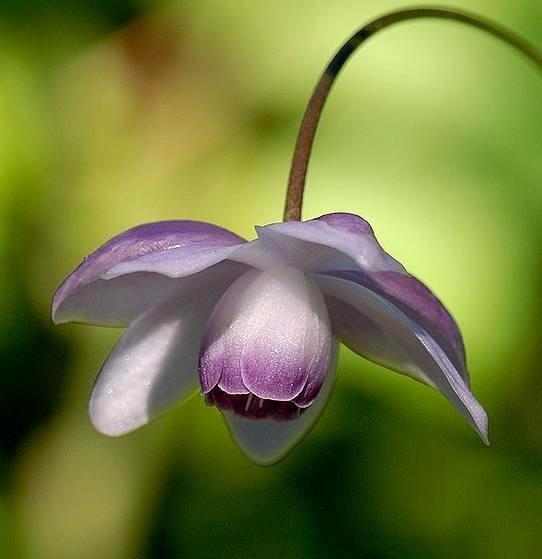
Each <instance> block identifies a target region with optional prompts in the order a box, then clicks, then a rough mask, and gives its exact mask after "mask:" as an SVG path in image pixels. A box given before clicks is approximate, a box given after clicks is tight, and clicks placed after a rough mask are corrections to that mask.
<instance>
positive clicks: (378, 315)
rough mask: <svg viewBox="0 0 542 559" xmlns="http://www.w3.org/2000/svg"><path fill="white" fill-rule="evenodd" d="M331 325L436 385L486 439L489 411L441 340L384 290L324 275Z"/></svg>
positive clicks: (375, 357) (357, 347) (368, 351)
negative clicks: (452, 359)
mask: <svg viewBox="0 0 542 559" xmlns="http://www.w3.org/2000/svg"><path fill="white" fill-rule="evenodd" d="M317 281H318V284H319V285H320V287H321V288H322V290H323V291H324V294H325V295H326V303H327V305H328V310H329V312H330V316H331V321H332V326H333V328H334V331H335V333H336V334H337V335H338V337H339V338H340V339H341V340H342V341H343V342H344V343H346V345H348V346H349V347H351V348H352V349H353V350H354V351H356V352H357V353H359V354H360V355H363V356H364V357H367V358H368V359H370V360H372V361H375V362H377V363H380V364H383V365H385V366H386V367H389V368H392V369H395V370H397V371H399V372H404V373H406V374H409V375H410V376H413V377H414V378H417V379H419V380H422V381H423V382H425V383H427V384H430V385H432V386H434V387H436V388H438V389H439V390H440V391H441V392H442V393H443V394H444V395H445V396H446V397H447V398H448V399H449V400H450V402H451V403H452V404H453V405H454V406H455V407H456V408H457V409H458V410H459V411H460V412H461V413H462V414H463V415H464V416H465V417H466V418H467V420H468V421H469V422H470V423H471V425H472V426H473V427H474V429H475V430H476V431H477V432H478V433H479V434H480V436H481V438H482V439H483V440H484V442H486V443H487V415H486V413H485V411H484V409H483V408H482V406H480V404H479V403H478V402H477V401H476V400H475V398H474V397H473V395H472V394H471V393H470V391H469V388H468V386H467V385H466V384H465V382H464V380H463V379H462V377H461V375H460V374H459V372H458V371H457V369H456V368H455V367H454V365H453V363H452V361H451V360H450V359H449V357H448V356H447V355H446V353H445V352H444V351H443V349H442V348H441V347H440V345H439V344H438V343H437V342H436V341H435V340H434V339H433V338H432V337H431V336H430V335H429V334H428V333H427V332H426V331H425V330H424V329H423V328H422V327H421V326H420V325H419V324H417V323H416V322H415V321H414V320H412V319H411V318H409V317H408V316H407V315H406V314H405V313H404V312H403V311H402V310H401V309H399V308H398V307H397V306H396V305H395V304H393V303H392V302H390V301H389V300H388V299H387V298H385V297H383V296H382V295H378V294H376V293H375V292H373V291H372V290H370V289H368V288H367V287H365V286H363V285H359V284H356V283H353V282H351V281H347V280H344V279H339V278H331V277H326V276H320V277H319V278H318V280H317Z"/></svg>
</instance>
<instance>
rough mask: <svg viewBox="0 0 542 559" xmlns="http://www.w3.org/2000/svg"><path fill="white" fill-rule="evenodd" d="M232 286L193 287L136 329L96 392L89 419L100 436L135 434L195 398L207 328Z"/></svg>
mask: <svg viewBox="0 0 542 559" xmlns="http://www.w3.org/2000/svg"><path fill="white" fill-rule="evenodd" d="M227 285H228V284H227V283H225V282H224V281H223V278H221V277H220V276H218V277H215V278H214V280H208V281H206V282H201V283H200V284H199V285H196V284H194V283H192V285H191V291H188V292H187V291H183V292H182V294H181V295H179V294H176V295H174V296H173V297H171V298H169V299H168V300H166V301H164V302H162V303H161V304H159V305H157V306H155V307H153V308H151V309H150V310H148V311H147V312H146V313H145V314H143V315H142V316H141V317H139V318H138V319H137V320H136V321H134V322H133V323H132V325H131V326H130V327H129V328H128V330H127V331H126V332H125V334H124V335H123V336H122V338H121V339H120V340H119V342H118V343H117V345H116V346H115V348H114V349H113V351H112V353H111V354H110V356H109V358H108V359H107V361H106V362H105V364H104V366H103V367H102V370H101V372H100V374H99V376H98V378H97V380H96V383H95V385H94V388H93V390H92V394H91V397H90V402H89V414H90V418H91V421H92V423H93V424H94V426H95V427H96V429H97V430H98V431H100V432H102V433H104V434H106V435H110V436H117V435H123V434H125V433H129V432H130V431H133V430H134V429H137V428H138V427H140V426H142V425H144V424H146V423H148V421H149V420H151V419H152V418H153V417H155V416H156V415H158V414H159V413H161V412H162V411H164V410H165V409H167V408H168V407H170V406H172V405H174V404H180V403H181V402H182V400H183V399H185V398H187V397H188V396H190V395H191V394H192V393H193V391H194V390H195V389H196V388H197V385H198V376H197V361H198V354H199V348H200V343H201V335H202V332H203V328H204V326H205V322H206V320H207V318H208V316H209V313H210V312H211V310H212V308H213V306H214V304H215V303H216V301H217V300H218V299H219V297H220V295H221V294H222V292H223V291H224V290H225V289H226V287H227Z"/></svg>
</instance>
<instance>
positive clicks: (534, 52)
mask: <svg viewBox="0 0 542 559" xmlns="http://www.w3.org/2000/svg"><path fill="white" fill-rule="evenodd" d="M419 18H439V19H450V20H454V21H459V22H462V23H466V24H467V25H471V26H473V27H476V28H478V29H481V30H482V31H486V32H487V33H490V34H491V35H494V36H495V37H497V38H498V39H501V40H502V41H504V42H505V43H507V44H508V45H510V46H512V47H513V48H515V49H516V50H518V51H519V52H520V53H522V54H524V55H525V56H526V57H527V58H528V59H529V60H531V61H532V62H534V63H535V64H536V65H537V66H538V68H540V69H541V70H542V53H541V52H540V51H539V50H538V49H537V48H536V47H534V46H533V45H531V44H530V43H528V42H527V41H525V40H523V39H522V38H521V37H519V36H517V35H515V34H514V33H512V32H510V31H508V30H507V29H505V28H504V27H501V26H500V25H497V24H495V23H492V22H490V21H487V20H484V19H481V18H479V17H477V16H472V15H468V14H466V13H462V12H456V11H452V10H446V9H440V8H413V9H407V10H399V11H396V12H391V13H389V14H387V15H384V16H382V17H379V18H377V19H375V20H373V21H372V22H371V23H368V24H367V25H365V27H362V28H361V29H359V30H358V31H356V33H354V35H352V37H350V39H348V41H346V43H344V45H343V46H342V47H341V48H340V49H339V51H338V52H337V54H336V55H335V56H334V58H333V59H332V60H331V62H330V63H329V65H328V66H327V68H326V70H325V71H324V73H323V74H322V77H321V78H320V81H319V82H318V84H317V85H316V87H315V89H314V91H313V94H312V96H311V98H310V101H309V104H308V105H307V108H306V110H305V114H304V116H303V121H302V122H301V127H300V129H299V133H298V136H297V142H296V146H295V150H294V155H293V159H292V166H291V168H290V177H289V180H288V190H287V193H286V204H285V207H284V221H299V220H300V219H301V206H302V203H303V191H304V188H305V179H306V176H307V168H308V165H309V159H310V155H311V151H312V145H313V143H314V136H315V134H316V129H317V128H318V123H319V122H320V117H321V115H322V110H323V108H324V105H325V102H326V100H327V97H328V95H329V92H330V90H331V87H332V86H333V83H334V82H335V79H336V77H337V75H338V74H339V72H340V70H341V68H342V67H343V66H344V64H345V62H346V61H347V60H348V58H349V57H350V55H351V54H352V53H353V52H354V51H355V50H356V49H357V48H358V47H359V46H360V45H361V44H362V43H364V42H365V41H366V40H367V39H369V38H370V37H372V36H373V35H374V34H375V33H376V32H378V31H381V30H382V29H385V28H386V27H389V26H390V25H393V24H395V23H399V22H401V21H407V20H410V19H419Z"/></svg>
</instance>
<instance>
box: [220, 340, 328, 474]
mask: <svg viewBox="0 0 542 559" xmlns="http://www.w3.org/2000/svg"><path fill="white" fill-rule="evenodd" d="M337 349H338V348H337V342H336V341H335V340H334V341H333V342H332V348H331V359H330V362H329V365H328V368H327V370H326V372H325V375H324V378H325V380H324V384H323V385H322V387H321V389H320V391H319V393H318V396H317V397H316V399H315V400H314V402H313V403H312V405H311V406H310V407H309V408H307V409H305V410H303V413H300V414H299V416H298V417H297V418H295V419H289V420H288V421H280V420H279V421H277V420H274V419H260V420H258V421H254V420H253V419H247V418H245V417H242V416H240V415H238V414H235V413H233V412H229V411H224V412H223V415H224V419H225V420H226V423H227V425H228V428H229V430H230V432H231V434H232V437H233V439H234V440H235V442H236V443H237V445H238V446H239V448H240V449H241V450H242V451H243V452H244V453H245V454H246V455H247V456H248V457H249V458H250V459H251V460H252V461H253V462H255V463H256V464H260V465H262V466H270V465H271V464H274V463H276V462H278V461H279V460H281V459H282V458H284V457H285V456H286V455H287V454H288V453H289V452H290V451H291V450H292V449H293V448H294V447H295V446H296V445H297V444H298V443H299V442H300V441H301V440H302V439H303V438H304V437H305V436H306V435H307V433H308V432H309V431H310V429H311V428H312V427H313V426H314V424H315V423H316V421H317V420H318V419H319V417H320V416H321V414H322V412H323V410H324V408H325V406H326V404H327V402H328V400H329V397H330V396H331V392H332V390H333V386H334V383H335V373H336V368H337V354H338V351H337Z"/></svg>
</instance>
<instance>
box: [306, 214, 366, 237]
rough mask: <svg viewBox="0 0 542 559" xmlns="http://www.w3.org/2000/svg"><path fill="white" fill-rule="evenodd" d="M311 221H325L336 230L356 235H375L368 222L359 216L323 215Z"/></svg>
mask: <svg viewBox="0 0 542 559" xmlns="http://www.w3.org/2000/svg"><path fill="white" fill-rule="evenodd" d="M310 221H323V222H324V223H327V224H328V225H331V227H334V228H335V229H340V230H342V231H348V232H350V233H355V234H356V235H373V236H374V231H373V228H372V227H371V225H370V224H369V222H368V221H366V220H365V219H363V218H362V217H360V216H359V215H355V214H349V213H344V212H337V213H332V214H325V215H321V216H320V217H316V218H314V219H311V220H310Z"/></svg>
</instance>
